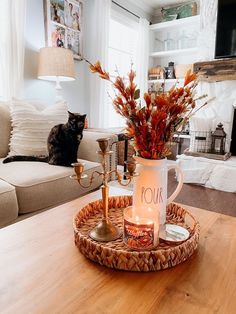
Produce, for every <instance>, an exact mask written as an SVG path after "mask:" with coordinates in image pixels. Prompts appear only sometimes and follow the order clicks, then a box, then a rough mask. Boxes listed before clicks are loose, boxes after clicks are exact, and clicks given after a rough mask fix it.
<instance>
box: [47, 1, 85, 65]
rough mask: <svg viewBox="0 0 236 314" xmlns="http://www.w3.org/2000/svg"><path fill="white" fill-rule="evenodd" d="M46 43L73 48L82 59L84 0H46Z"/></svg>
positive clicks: (75, 54)
mask: <svg viewBox="0 0 236 314" xmlns="http://www.w3.org/2000/svg"><path fill="white" fill-rule="evenodd" d="M43 6H44V26H45V44H46V46H47V47H63V48H67V49H70V50H72V52H73V55H74V59H76V60H82V48H83V47H82V35H83V1H82V0H44V2H43Z"/></svg>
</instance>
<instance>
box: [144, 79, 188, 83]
mask: <svg viewBox="0 0 236 314" xmlns="http://www.w3.org/2000/svg"><path fill="white" fill-rule="evenodd" d="M148 83H150V84H151V83H154V84H155V83H171V84H175V83H179V84H182V83H184V79H183V78H178V79H158V80H148Z"/></svg>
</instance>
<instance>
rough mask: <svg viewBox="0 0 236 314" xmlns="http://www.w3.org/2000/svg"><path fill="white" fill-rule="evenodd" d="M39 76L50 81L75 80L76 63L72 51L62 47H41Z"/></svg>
mask: <svg viewBox="0 0 236 314" xmlns="http://www.w3.org/2000/svg"><path fill="white" fill-rule="evenodd" d="M38 78H39V79H42V80H48V81H58V80H59V81H73V80H75V64H74V58H73V53H72V51H71V50H69V49H65V48H61V47H45V48H41V49H40V52H39V66H38Z"/></svg>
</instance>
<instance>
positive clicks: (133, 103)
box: [90, 62, 206, 249]
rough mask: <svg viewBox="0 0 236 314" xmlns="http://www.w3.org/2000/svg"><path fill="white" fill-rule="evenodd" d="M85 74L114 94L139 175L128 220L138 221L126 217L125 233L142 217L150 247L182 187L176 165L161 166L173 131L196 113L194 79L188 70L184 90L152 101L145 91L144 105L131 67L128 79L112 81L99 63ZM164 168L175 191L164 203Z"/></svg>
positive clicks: (178, 89) (163, 94) (152, 245)
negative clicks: (174, 179) (173, 178)
mask: <svg viewBox="0 0 236 314" xmlns="http://www.w3.org/2000/svg"><path fill="white" fill-rule="evenodd" d="M90 70H91V71H92V72H93V73H97V74H99V76H100V77H101V78H102V79H104V80H107V81H110V82H111V84H112V85H113V87H114V89H115V90H116V91H117V93H116V96H115V98H114V100H113V105H114V108H115V110H116V111H117V113H119V114H120V115H121V116H123V117H124V118H125V119H126V124H127V128H126V131H127V133H128V135H129V136H130V137H131V138H133V139H134V143H133V145H134V149H135V152H136V154H135V155H136V156H135V157H134V158H135V159H136V161H137V163H138V164H139V165H138V173H139V176H138V177H137V178H136V179H135V181H134V193H133V211H132V215H133V217H136V218H137V217H138V220H139V221H137V223H136V224H135V222H134V220H133V219H132V222H133V229H132V228H131V232H130V234H133V235H134V236H133V240H135V239H136V233H135V232H134V229H135V228H137V227H139V226H140V224H141V223H140V222H141V221H144V220H145V219H148V223H145V224H144V223H142V228H141V230H140V232H143V230H144V229H145V230H147V229H148V228H149V227H150V225H149V223H150V220H151V223H152V224H153V225H152V228H149V229H148V230H149V239H148V241H150V239H152V243H150V247H154V246H155V244H156V241H155V239H156V236H155V234H156V232H157V231H158V230H159V224H160V225H164V224H165V222H166V206H167V205H168V204H169V203H170V202H171V201H172V200H173V199H174V198H175V197H176V196H177V194H178V193H179V192H180V190H181V187H182V173H181V170H180V169H179V168H178V167H177V166H176V165H173V166H169V165H167V158H166V157H167V156H168V155H169V154H170V143H171V141H172V138H173V135H174V132H175V131H176V130H178V129H179V128H181V127H182V126H183V125H184V124H185V123H186V122H187V121H188V119H189V118H190V116H191V115H192V114H194V113H195V112H196V111H197V110H199V108H198V109H195V106H196V100H197V99H199V97H198V98H196V97H195V88H196V86H197V81H196V75H195V74H191V73H190V72H188V73H187V75H186V77H185V82H184V87H180V88H178V87H176V86H173V87H172V88H171V90H170V91H168V92H163V93H162V94H160V95H157V96H156V98H155V99H154V100H151V97H150V95H149V94H148V93H145V94H144V101H145V106H142V105H141V101H140V91H139V89H137V86H136V84H135V82H134V79H135V72H134V71H133V70H132V69H131V71H130V72H129V74H128V80H125V78H122V77H120V76H119V75H118V76H117V77H116V78H115V80H114V81H113V80H112V79H111V78H110V75H109V73H108V72H106V71H105V70H103V69H102V67H101V64H100V62H97V63H95V64H91V63H90ZM203 97H204V96H202V97H200V98H203ZM205 104H206V103H205ZM205 104H204V105H205ZM204 105H203V106H204ZM201 107H202V106H201ZM170 168H175V169H176V170H177V171H178V175H179V176H178V179H179V183H178V186H177V188H176V190H175V192H174V193H173V194H172V195H171V197H170V198H169V199H167V173H168V170H169V169H170ZM131 242H132V241H131ZM135 248H136V247H135ZM142 248H143V249H145V246H144V247H142V246H141V245H140V246H139V249H142Z"/></svg>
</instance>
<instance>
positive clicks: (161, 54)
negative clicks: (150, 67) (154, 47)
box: [149, 47, 198, 57]
mask: <svg viewBox="0 0 236 314" xmlns="http://www.w3.org/2000/svg"><path fill="white" fill-rule="evenodd" d="M197 51H198V48H197V47H193V48H186V49H175V50H165V51H156V52H151V53H150V55H149V56H150V57H168V56H177V55H184V54H190V53H196V52H197Z"/></svg>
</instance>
